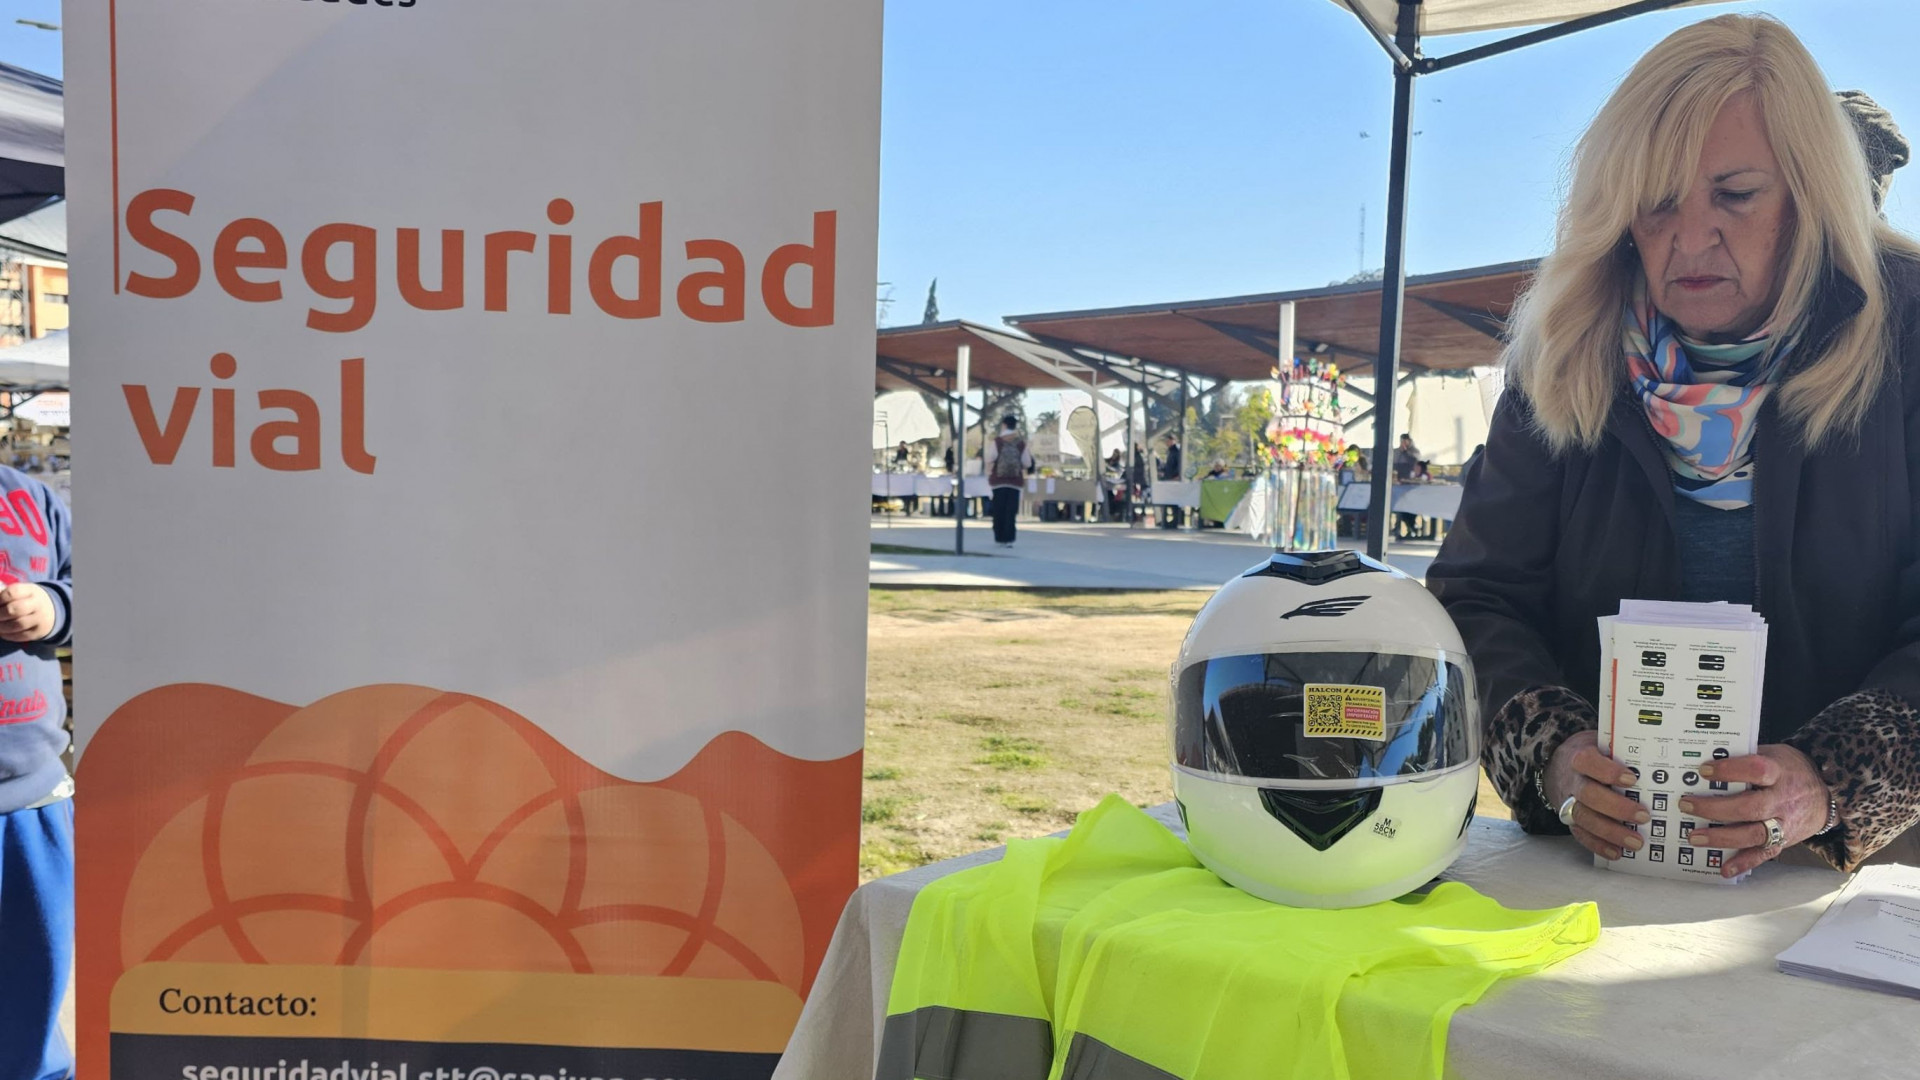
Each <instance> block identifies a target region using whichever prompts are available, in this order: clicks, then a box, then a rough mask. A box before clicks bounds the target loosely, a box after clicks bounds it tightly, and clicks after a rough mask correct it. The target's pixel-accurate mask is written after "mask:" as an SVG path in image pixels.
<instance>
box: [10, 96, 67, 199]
mask: <svg viewBox="0 0 1920 1080" xmlns="http://www.w3.org/2000/svg"><path fill="white" fill-rule="evenodd" d="M65 102H66V98H65V88H64V87H63V86H62V85H61V83H60V80H58V79H50V78H48V77H46V76H45V75H40V74H37V73H35V72H31V71H28V70H27V69H25V68H17V67H14V66H13V65H11V64H0V221H8V220H11V219H13V218H17V217H20V216H22V215H24V214H29V213H32V212H33V211H34V210H36V209H38V208H39V207H41V206H44V205H45V204H46V202H47V200H49V199H52V198H55V197H58V196H61V195H64V194H66V190H67V151H66V145H67V137H66V112H65Z"/></svg>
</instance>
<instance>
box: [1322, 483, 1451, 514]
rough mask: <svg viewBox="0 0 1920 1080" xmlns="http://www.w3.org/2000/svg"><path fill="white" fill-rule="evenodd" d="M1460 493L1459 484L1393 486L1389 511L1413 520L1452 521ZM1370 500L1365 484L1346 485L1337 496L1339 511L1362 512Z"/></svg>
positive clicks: (1371, 495) (1368, 488)
mask: <svg viewBox="0 0 1920 1080" xmlns="http://www.w3.org/2000/svg"><path fill="white" fill-rule="evenodd" d="M1460 492H1461V487H1460V485H1459V484H1395V485H1393V509H1394V510H1395V511H1396V512H1397V513H1402V514H1412V515H1414V516H1416V517H1423V518H1439V519H1440V520H1442V521H1452V520H1453V519H1454V518H1455V517H1456V516H1458V515H1459V513H1460ZM1372 497H1373V490H1372V488H1371V486H1370V485H1368V484H1366V483H1365V482H1358V483H1353V484H1349V485H1348V486H1347V488H1346V490H1345V491H1342V492H1341V493H1340V509H1341V510H1344V511H1346V512H1348V513H1356V514H1357V513H1364V512H1365V511H1366V509H1367V507H1368V506H1369V505H1370V503H1369V500H1370V499H1371V498H1372Z"/></svg>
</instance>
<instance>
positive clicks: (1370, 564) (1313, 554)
mask: <svg viewBox="0 0 1920 1080" xmlns="http://www.w3.org/2000/svg"><path fill="white" fill-rule="evenodd" d="M1394 573H1397V571H1395V570H1394V569H1393V568H1392V567H1390V566H1388V565H1386V564H1385V563H1378V562H1375V561H1373V560H1372V559H1369V558H1367V557H1366V556H1365V555H1362V554H1360V553H1359V552H1357V551H1281V552H1275V553H1274V555H1273V557H1272V558H1271V559H1268V560H1267V561H1266V562H1264V563H1261V564H1260V565H1259V566H1256V567H1254V568H1253V569H1251V570H1249V571H1247V572H1246V573H1245V574H1243V575H1241V576H1242V577H1277V578H1286V579H1287V580H1289V581H1298V582H1300V583H1301V584H1303V585H1325V584H1326V583H1327V582H1329V581H1338V580H1340V579H1341V578H1343V577H1352V576H1353V575H1354V574H1394Z"/></svg>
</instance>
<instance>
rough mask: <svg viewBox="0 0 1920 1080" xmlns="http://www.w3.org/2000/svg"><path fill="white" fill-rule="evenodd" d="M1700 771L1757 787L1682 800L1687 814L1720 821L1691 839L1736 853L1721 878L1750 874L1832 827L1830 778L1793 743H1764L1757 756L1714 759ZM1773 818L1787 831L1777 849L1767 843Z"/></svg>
mask: <svg viewBox="0 0 1920 1080" xmlns="http://www.w3.org/2000/svg"><path fill="white" fill-rule="evenodd" d="M1700 775H1701V777H1703V778H1705V779H1708V780H1717V781H1722V782H1727V781H1733V782H1738V783H1743V784H1750V785H1752V786H1751V787H1750V788H1749V789H1748V790H1746V791H1743V792H1741V793H1740V794H1738V795H1712V796H1709V795H1688V796H1687V797H1685V798H1683V799H1681V800H1680V812H1681V813H1683V814H1692V815H1694V816H1696V817H1702V818H1705V819H1707V820H1708V821H1713V822H1719V823H1720V824H1716V825H1712V826H1710V827H1707V828H1704V829H1698V828H1697V829H1694V830H1693V833H1692V835H1691V836H1689V837H1688V838H1687V842H1688V843H1689V844H1692V845H1693V846H1694V847H1697V848H1699V847H1710V848H1721V849H1723V850H1726V851H1729V852H1732V853H1733V855H1732V856H1731V857H1730V858H1728V859H1726V860H1725V863H1724V865H1722V866H1721V867H1720V876H1721V877H1735V876H1738V875H1740V874H1744V873H1746V872H1747V871H1749V870H1751V869H1753V868H1754V867H1756V866H1759V865H1760V864H1761V863H1763V862H1766V861H1767V860H1769V859H1771V858H1773V857H1774V856H1776V855H1778V854H1780V852H1782V851H1783V850H1785V849H1787V848H1790V847H1792V846H1793V845H1795V844H1797V843H1799V842H1800V841H1802V840H1805V839H1806V838H1807V837H1809V836H1812V835H1814V834H1815V833H1818V832H1820V831H1821V830H1822V829H1824V828H1826V826H1827V806H1828V797H1829V793H1828V791H1827V784H1826V781H1824V780H1822V779H1820V772H1819V770H1818V769H1815V768H1814V766H1813V762H1812V761H1810V760H1808V758H1807V755H1805V754H1803V753H1801V752H1800V751H1798V750H1795V749H1794V748H1793V747H1791V746H1784V745H1774V746H1763V747H1761V748H1760V752H1759V753H1757V754H1754V755H1752V756H1751V757H1736V758H1727V759H1726V760H1725V761H1713V762H1708V763H1707V764H1705V765H1702V766H1700ZM1768 818H1776V819H1778V820H1779V822H1780V831H1781V833H1782V834H1783V838H1782V841H1781V843H1780V844H1779V845H1778V846H1775V847H1768V846H1767V827H1766V825H1765V824H1764V822H1765V821H1766V820H1767V819H1768Z"/></svg>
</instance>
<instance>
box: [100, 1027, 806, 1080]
mask: <svg viewBox="0 0 1920 1080" xmlns="http://www.w3.org/2000/svg"><path fill="white" fill-rule="evenodd" d="M112 1042H113V1080H548V1078H550V1077H558V1076H559V1075H560V1071H561V1070H562V1069H565V1070H566V1077H567V1080H768V1077H771V1076H772V1075H773V1067H774V1065H775V1064H776V1063H777V1062H778V1061H779V1060H780V1055H778V1054H736V1053H727V1052H724V1051H715V1050H631V1049H628V1050H615V1049H593V1048H576V1047H564V1046H525V1045H500V1044H493V1045H489V1044H484V1043H428V1042H397V1041H389V1040H376V1039H281V1038H254V1037H248V1036H217V1037H216V1036H205V1035H122V1034H119V1033H118V1032H116V1033H115V1034H114V1035H113V1040H112Z"/></svg>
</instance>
